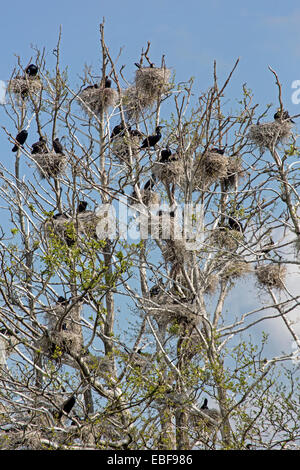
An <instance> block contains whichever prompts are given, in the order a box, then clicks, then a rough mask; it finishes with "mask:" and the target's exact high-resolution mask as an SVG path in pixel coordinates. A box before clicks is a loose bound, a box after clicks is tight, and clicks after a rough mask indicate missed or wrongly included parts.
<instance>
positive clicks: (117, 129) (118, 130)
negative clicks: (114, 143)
mask: <svg viewBox="0 0 300 470" xmlns="http://www.w3.org/2000/svg"><path fill="white" fill-rule="evenodd" d="M124 129H125V126H124V124H123V123H122V122H121V123H120V124H118V125H117V126H115V127H114V128H113V130H112V133H111V134H110V138H111V139H113V138H114V137H116V136H117V135H119V134H121V133H122V134H121V135H123V132H122V131H124Z"/></svg>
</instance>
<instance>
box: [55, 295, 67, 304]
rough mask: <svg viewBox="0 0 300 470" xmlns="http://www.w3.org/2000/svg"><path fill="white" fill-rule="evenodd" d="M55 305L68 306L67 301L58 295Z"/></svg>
mask: <svg viewBox="0 0 300 470" xmlns="http://www.w3.org/2000/svg"><path fill="white" fill-rule="evenodd" d="M56 303H58V304H61V305H68V303H69V300H67V299H66V298H65V297H63V296H62V295H60V296H59V297H58V299H57V301H56Z"/></svg>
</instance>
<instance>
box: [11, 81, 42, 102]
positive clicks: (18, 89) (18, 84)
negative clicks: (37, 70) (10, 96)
mask: <svg viewBox="0 0 300 470" xmlns="http://www.w3.org/2000/svg"><path fill="white" fill-rule="evenodd" d="M42 88H43V85H42V82H41V79H40V78H39V77H26V78H24V77H16V78H12V79H11V80H10V82H9V83H8V87H7V90H8V91H9V92H10V93H14V94H15V95H21V96H22V98H25V97H26V96H28V95H30V94H37V93H38V92H39V91H40V90H41V89H42Z"/></svg>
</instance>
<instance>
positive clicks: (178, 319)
mask: <svg viewBox="0 0 300 470" xmlns="http://www.w3.org/2000/svg"><path fill="white" fill-rule="evenodd" d="M151 300H153V302H155V303H157V304H158V306H157V307H156V306H155V305H154V304H153V303H152V304H151V306H150V307H149V308H148V313H149V315H151V316H153V318H155V320H156V321H157V323H158V324H164V325H167V324H178V325H179V326H183V325H185V326H197V325H199V324H200V322H201V318H200V317H199V315H197V307H196V305H193V304H192V303H191V301H190V299H188V300H187V299H185V298H182V299H180V298H179V299H178V300H172V299H171V297H170V296H169V295H167V294H163V295H159V296H156V297H153V298H152V299H151Z"/></svg>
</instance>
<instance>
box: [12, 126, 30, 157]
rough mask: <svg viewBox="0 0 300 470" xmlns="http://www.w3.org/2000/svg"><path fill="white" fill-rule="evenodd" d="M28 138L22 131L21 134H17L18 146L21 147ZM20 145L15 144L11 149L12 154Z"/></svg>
mask: <svg viewBox="0 0 300 470" xmlns="http://www.w3.org/2000/svg"><path fill="white" fill-rule="evenodd" d="M27 137H28V132H27V131H26V130H25V129H23V130H22V131H21V132H19V134H18V135H17V137H16V141H17V142H18V143H19V144H20V145H23V144H24V143H25V141H26V139H27ZM20 145H18V144H15V146H14V147H13V148H12V152H16V151H17V150H18V148H19V147H20Z"/></svg>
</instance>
